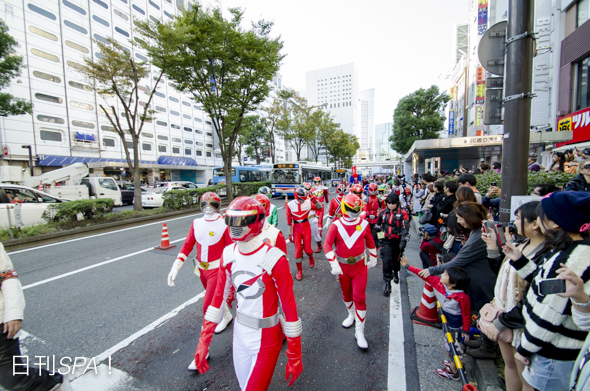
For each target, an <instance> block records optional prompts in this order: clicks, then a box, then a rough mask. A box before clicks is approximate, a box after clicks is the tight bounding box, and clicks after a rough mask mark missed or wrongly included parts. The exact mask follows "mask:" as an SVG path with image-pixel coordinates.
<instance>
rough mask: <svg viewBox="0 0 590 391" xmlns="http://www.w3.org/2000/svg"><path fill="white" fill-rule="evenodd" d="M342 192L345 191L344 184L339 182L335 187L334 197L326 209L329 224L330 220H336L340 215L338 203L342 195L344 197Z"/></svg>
mask: <svg viewBox="0 0 590 391" xmlns="http://www.w3.org/2000/svg"><path fill="white" fill-rule="evenodd" d="M344 193H346V186H345V185H343V184H340V185H338V186H337V187H336V197H334V198H332V200H330V208H329V209H328V223H327V224H326V226H327V225H329V224H330V222H331V221H332V220H334V221H336V220H338V219H339V218H341V217H342V209H341V205H340V203H341V202H342V197H344Z"/></svg>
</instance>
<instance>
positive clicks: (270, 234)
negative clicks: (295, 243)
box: [254, 193, 287, 254]
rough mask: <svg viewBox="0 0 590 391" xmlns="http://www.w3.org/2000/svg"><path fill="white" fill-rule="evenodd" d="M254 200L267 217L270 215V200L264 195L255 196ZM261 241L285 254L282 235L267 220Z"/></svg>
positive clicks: (285, 243) (284, 243)
mask: <svg viewBox="0 0 590 391" xmlns="http://www.w3.org/2000/svg"><path fill="white" fill-rule="evenodd" d="M254 199H255V200H256V201H258V202H260V203H261V204H262V206H263V207H264V213H265V214H266V215H267V216H268V215H269V214H270V200H269V199H268V197H267V196H266V195H264V194H261V193H259V194H256V195H255V196H254ZM260 238H261V239H262V241H263V242H264V243H266V244H268V245H270V246H272V247H277V248H278V249H279V250H281V251H282V252H284V253H285V254H287V241H286V240H285V236H283V233H282V232H281V231H279V229H278V228H277V227H275V226H274V225H272V224H270V222H269V221H268V218H267V219H266V220H265V221H264V227H262V233H261V234H260Z"/></svg>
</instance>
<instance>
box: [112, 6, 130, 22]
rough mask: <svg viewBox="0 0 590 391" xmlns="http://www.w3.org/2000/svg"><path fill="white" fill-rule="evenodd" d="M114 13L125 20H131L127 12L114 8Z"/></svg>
mask: <svg viewBox="0 0 590 391" xmlns="http://www.w3.org/2000/svg"><path fill="white" fill-rule="evenodd" d="M113 13H114V14H115V15H117V16H118V17H119V18H121V19H123V20H129V16H127V14H126V13H124V12H121V11H119V10H118V9H116V8H113Z"/></svg>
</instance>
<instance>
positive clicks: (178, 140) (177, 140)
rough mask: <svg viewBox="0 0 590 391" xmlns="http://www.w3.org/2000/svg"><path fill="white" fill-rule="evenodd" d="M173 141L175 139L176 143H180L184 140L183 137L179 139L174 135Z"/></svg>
mask: <svg viewBox="0 0 590 391" xmlns="http://www.w3.org/2000/svg"><path fill="white" fill-rule="evenodd" d="M172 141H174V142H175V143H180V142H182V140H181V139H179V138H178V137H172Z"/></svg>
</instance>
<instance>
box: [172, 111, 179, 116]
mask: <svg viewBox="0 0 590 391" xmlns="http://www.w3.org/2000/svg"><path fill="white" fill-rule="evenodd" d="M170 114H172V115H175V116H177V117H178V116H180V113H179V112H178V111H176V110H170Z"/></svg>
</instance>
